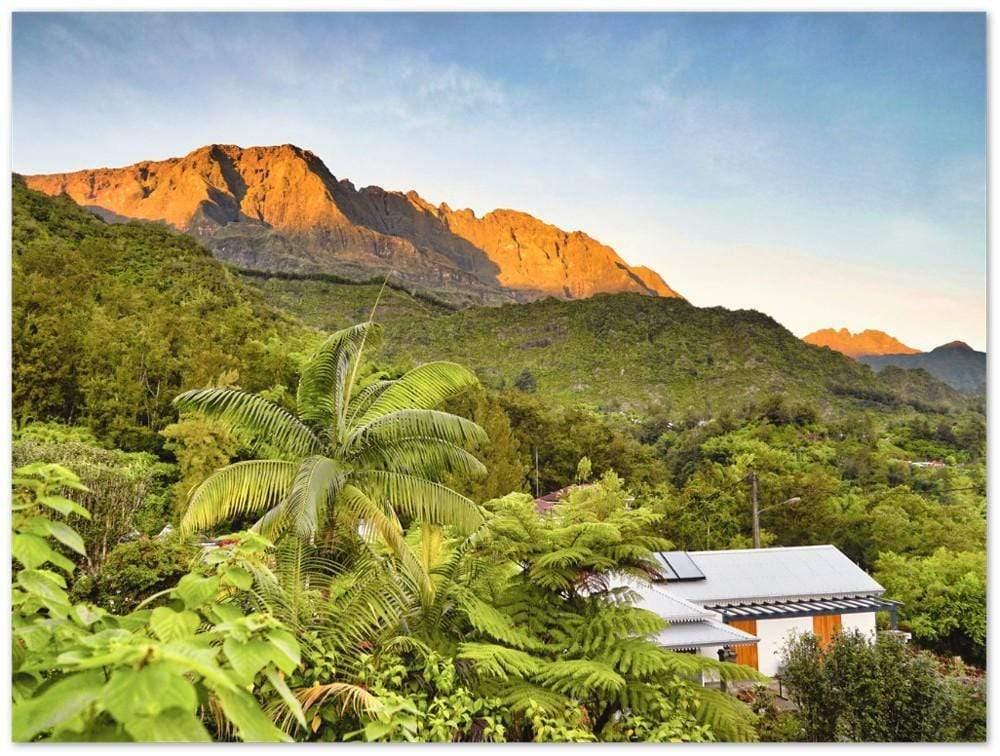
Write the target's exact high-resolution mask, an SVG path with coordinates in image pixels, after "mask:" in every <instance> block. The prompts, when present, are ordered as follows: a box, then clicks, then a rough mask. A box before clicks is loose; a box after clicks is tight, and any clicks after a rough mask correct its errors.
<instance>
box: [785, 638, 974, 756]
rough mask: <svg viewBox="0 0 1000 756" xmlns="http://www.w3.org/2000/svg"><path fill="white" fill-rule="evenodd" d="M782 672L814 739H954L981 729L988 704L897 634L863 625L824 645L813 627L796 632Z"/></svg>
mask: <svg viewBox="0 0 1000 756" xmlns="http://www.w3.org/2000/svg"><path fill="white" fill-rule="evenodd" d="M782 675H783V679H784V681H785V684H786V685H787V687H788V689H789V691H790V692H791V694H792V698H793V700H794V701H795V702H796V703H797V704H798V706H799V719H800V721H801V723H802V726H803V729H804V739H805V740H808V741H822V742H829V741H850V742H876V741H877V742H952V741H958V740H969V739H977V738H978V736H979V735H980V734H982V733H981V732H980V731H979V730H978V729H977V726H976V722H977V721H981V720H982V718H983V717H985V708H980V703H982V707H985V702H984V701H982V702H980V701H977V699H976V697H975V695H970V692H969V691H967V690H966V689H965V687H964V686H965V685H966V683H964V682H962V681H960V680H958V679H956V678H955V677H954V676H953V675H949V674H946V673H942V672H941V671H940V670H939V668H938V665H937V663H936V662H935V660H934V658H933V657H932V656H931V655H930V654H928V653H927V652H914V651H913V650H912V649H910V648H909V647H907V645H906V644H905V643H904V642H903V641H901V640H900V639H899V638H897V637H896V636H886V635H881V636H879V637H878V639H877V640H876V642H875V643H872V642H870V640H869V638H868V637H867V636H866V635H864V634H862V633H860V632H858V631H855V632H853V633H842V634H840V635H838V636H836V637H835V638H834V640H833V641H832V643H831V644H830V646H829V647H828V648H827V649H826V650H823V649H821V648H820V645H819V641H818V639H817V638H816V636H814V635H812V634H811V633H810V634H804V635H801V636H798V637H796V638H793V639H792V640H791V641H790V642H789V644H788V645H787V647H786V648H785V652H784V659H783V662H782ZM958 686H963V687H958Z"/></svg>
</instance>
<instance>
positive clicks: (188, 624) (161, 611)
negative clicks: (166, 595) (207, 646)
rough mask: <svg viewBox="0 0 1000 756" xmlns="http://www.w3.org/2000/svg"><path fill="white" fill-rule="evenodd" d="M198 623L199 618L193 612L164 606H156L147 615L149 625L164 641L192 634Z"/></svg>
mask: <svg viewBox="0 0 1000 756" xmlns="http://www.w3.org/2000/svg"><path fill="white" fill-rule="evenodd" d="M200 624H201V618H200V617H198V615H197V614H195V613H194V612H190V611H184V612H175V611H174V610H173V609H171V608H169V607H166V606H158V607H156V609H154V610H153V613H152V614H151V615H150V617H149V627H150V628H151V629H152V631H153V632H154V633H155V634H156V637H157V638H159V639H160V640H161V641H163V642H164V643H169V642H170V641H174V640H184V639H185V638H189V637H191V636H193V635H194V634H195V633H197V632H198V625H200Z"/></svg>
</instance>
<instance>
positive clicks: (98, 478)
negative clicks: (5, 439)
mask: <svg viewBox="0 0 1000 756" xmlns="http://www.w3.org/2000/svg"><path fill="white" fill-rule="evenodd" d="M32 428H33V426H29V428H27V429H25V430H22V431H21V433H20V440H16V441H15V442H14V445H13V462H14V465H15V466H21V465H26V464H29V463H33V462H45V463H58V464H61V465H63V466H66V467H69V468H71V469H73V470H74V471H76V474H77V475H78V476H79V478H80V480H81V481H82V482H83V484H84V485H85V486H86V489H87V490H85V491H80V492H78V499H79V502H80V504H81V506H83V507H84V508H85V509H87V511H89V512H90V513H91V518H90V519H89V520H88V521H86V522H80V523H78V524H77V527H78V528H79V530H80V533H81V535H82V536H83V538H84V541H85V542H86V543H87V554H86V560H85V561H86V566H87V569H88V571H89V572H91V573H92V574H93V573H96V572H97V571H98V570H99V569H100V567H101V564H102V563H103V562H104V560H105V558H106V557H107V555H108V553H109V552H110V551H111V549H113V548H114V547H115V546H116V545H117V544H118V543H119V541H121V539H122V538H123V537H124V536H126V535H128V534H129V533H131V532H132V531H133V530H139V531H140V532H145V533H156V532H158V531H159V530H160V529H161V528H163V526H164V525H165V524H166V523H167V522H169V521H170V500H169V486H170V484H171V483H172V481H173V480H174V478H175V476H176V468H175V467H174V466H173V465H170V464H167V463H165V462H161V461H159V460H158V459H157V458H156V457H155V456H153V455H152V454H148V453H145V452H123V451H119V450H117V449H115V450H109V449H103V448H101V447H99V446H96V445H94V444H93V443H87V442H83V441H70V440H66V441H63V440H48V439H54V438H55V439H58V438H60V437H61V436H60V435H54V434H52V433H45V435H42V434H41V433H36V432H35V431H34V430H33V429H32ZM52 428H53V426H52V425H48V426H42V431H49V430H51V429H52ZM39 436H41V437H42V438H45V439H46V440H37V439H38V438H39ZM67 436H69V434H67Z"/></svg>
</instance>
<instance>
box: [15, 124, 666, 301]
mask: <svg viewBox="0 0 1000 756" xmlns="http://www.w3.org/2000/svg"><path fill="white" fill-rule="evenodd" d="M22 178H23V180H24V181H25V183H26V185H27V186H28V187H29V188H32V189H35V190H38V191H42V192H44V193H46V194H50V195H56V194H62V193H65V194H68V195H69V196H70V198H72V199H73V200H74V201H76V202H77V203H79V204H81V205H83V206H84V207H87V208H88V209H90V210H91V211H92V212H95V213H97V214H98V215H100V216H102V217H103V218H104V219H105V220H109V221H112V222H121V221H122V220H127V219H137V220H146V221H160V222H164V223H166V224H168V225H170V226H172V227H174V228H175V229H178V230H181V231H184V232H187V233H189V234H191V235H193V236H195V237H196V238H198V239H199V240H200V241H202V243H204V244H205V245H206V246H207V247H209V249H210V250H211V251H212V252H213V254H215V255H216V256H217V257H218V258H220V259H222V260H223V261H225V262H229V263H232V264H235V265H238V266H240V267H243V268H248V269H255V270H266V271H274V272H300V273H330V274H335V275H343V276H345V277H347V278H351V279H354V280H358V279H367V278H370V277H371V276H372V275H373V274H379V275H388V274H390V273H395V274H396V275H397V277H398V278H399V279H401V280H402V281H403V282H404V283H406V284H409V285H411V286H413V287H415V288H417V289H421V290H425V291H431V292H436V293H438V294H443V295H444V296H446V297H448V298H450V299H451V300H452V301H456V300H457V303H459V304H465V303H487V304H501V303H503V302H514V301H530V300H534V299H539V298H543V297H546V296H554V297H557V298H562V299H578V298H585V297H589V296H592V295H593V294H596V293H618V292H637V293H642V294H648V295H651V296H665V297H679V296H680V295H678V294H677V292H676V291H674V290H673V289H672V288H670V287H669V286H668V285H667V284H666V282H665V281H664V280H663V279H662V278H661V277H660V276H659V274H657V273H656V272H655V271H652V270H650V269H649V268H646V267H642V266H639V267H632V266H630V265H628V263H626V262H625V261H624V260H623V259H622V258H621V257H620V256H619V255H618V253H617V252H616V251H615V250H614V249H613V248H611V247H609V246H607V245H604V244H601V243H600V242H598V241H597V240H595V239H593V238H592V237H590V236H588V235H587V234H585V233H583V232H581V231H564V230H562V229H559V228H557V227H556V226H553V225H551V224H548V223H545V222H544V221H541V220H539V219H537V218H535V217H534V216H532V215H530V214H528V213H525V212H522V211H517V210H509V209H496V210H492V211H490V212H488V213H486V214H484V215H483V216H481V217H480V216H477V215H476V214H475V213H473V212H472V211H471V210H469V209H462V210H453V209H452V208H451V207H450V206H449V205H447V204H446V203H441V204H439V205H433V204H431V203H430V202H427V201H426V200H424V199H423V198H422V197H421V196H420V195H419V194H418V193H417V192H415V191H412V190H411V191H409V192H405V193H404V192H398V191H390V190H386V189H382V188H381V187H378V186H366V187H363V188H361V189H357V188H356V187H355V185H354V184H353V183H352V182H351V181H350V180H348V179H344V178H341V179H338V178H337V177H336V176H335V175H334V174H333V173H332V172H331V171H330V170H329V168H327V166H326V164H325V163H323V161H322V160H321V159H320V158H319V157H318V156H316V155H315V154H314V153H312V152H310V151H309V150H304V149H302V148H300V147H297V146H295V145H291V144H285V145H279V146H271V147H248V148H243V147H240V146H238V145H223V144H212V145H205V146H203V147H200V148H198V149H196V150H193V151H192V152H190V153H188V154H187V155H184V156H182V157H174V158H167V159H165V160H158V161H154V160H146V161H140V162H138V163H134V164H132V165H130V166H124V167H121V168H95V169H86V170H82V171H74V172H68V173H55V174H39V175H25V176H23V177H22Z"/></svg>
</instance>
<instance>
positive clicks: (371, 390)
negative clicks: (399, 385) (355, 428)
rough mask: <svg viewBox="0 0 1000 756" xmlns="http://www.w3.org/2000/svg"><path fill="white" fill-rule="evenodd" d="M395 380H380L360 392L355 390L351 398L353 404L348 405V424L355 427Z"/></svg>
mask: <svg viewBox="0 0 1000 756" xmlns="http://www.w3.org/2000/svg"><path fill="white" fill-rule="evenodd" d="M395 382H396V381H395V380H386V379H384V378H383V379H380V380H376V381H374V382H372V383H369V384H368V385H367V386H365V387H364V388H362V389H360V390H355V391H354V392H353V394H352V396H351V402H350V404H348V405H347V424H348V425H353V424H354V421H355V419H356V418H357V417H358V416H360V415H361V414H362V413H364V412H365V411H366V410H367V409H368V408H369V407H370V406H371V404H372V402H374V401H375V400H376V399H377V398H378V397H379V395H380V394H381V393H382V392H383V391H385V390H386V389H387V388H389V387H390V386H391V385H392V384H393V383H395Z"/></svg>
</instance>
